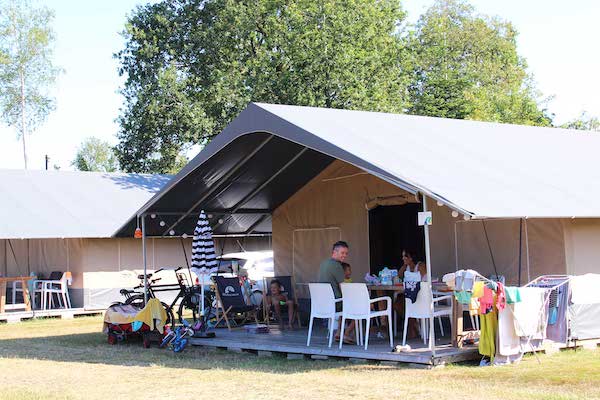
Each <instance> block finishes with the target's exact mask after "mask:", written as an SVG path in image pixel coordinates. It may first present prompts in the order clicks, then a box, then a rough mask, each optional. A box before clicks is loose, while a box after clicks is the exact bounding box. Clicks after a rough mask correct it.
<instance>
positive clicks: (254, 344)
mask: <svg viewBox="0 0 600 400" xmlns="http://www.w3.org/2000/svg"><path fill="white" fill-rule="evenodd" d="M216 334H217V336H216V337H215V338H211V339H206V338H193V339H191V340H190V343H191V344H193V345H200V346H210V347H225V348H227V347H238V348H242V349H245V350H253V351H257V352H275V353H283V354H288V355H291V354H298V355H305V356H307V357H312V356H315V357H314V358H325V357H328V358H343V359H361V360H367V361H368V360H372V361H376V360H378V361H390V362H402V363H416V364H424V365H437V364H444V363H446V362H457V361H465V360H472V359H476V358H478V353H477V349H476V348H465V349H455V348H451V347H448V346H447V347H442V348H439V349H438V350H437V351H436V357H435V358H432V357H431V353H430V352H429V350H428V349H427V348H419V345H418V344H417V343H415V349H413V350H412V351H410V352H403V353H393V352H391V351H390V347H389V343H387V344H386V342H385V341H383V340H379V341H378V340H373V341H372V342H371V343H370V345H369V349H368V350H367V351H365V350H364V349H363V348H362V347H360V346H356V345H344V346H343V348H342V349H341V350H340V349H339V348H338V344H337V343H336V344H335V346H332V347H331V348H329V347H327V343H326V339H325V337H326V335H325V334H321V335H320V334H319V333H318V332H317V333H315V334H314V336H313V339H312V341H311V346H310V347H307V346H306V330H294V331H284V332H280V331H278V330H272V331H271V332H270V333H268V334H248V333H246V332H245V331H244V330H242V329H234V330H232V331H231V332H229V331H221V330H217V332H216ZM450 360H451V361H450Z"/></svg>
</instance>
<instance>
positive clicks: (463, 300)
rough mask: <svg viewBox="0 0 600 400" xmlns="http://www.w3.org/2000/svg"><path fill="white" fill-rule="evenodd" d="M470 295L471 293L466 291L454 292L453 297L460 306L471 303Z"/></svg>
mask: <svg viewBox="0 0 600 400" xmlns="http://www.w3.org/2000/svg"><path fill="white" fill-rule="evenodd" d="M471 295H472V293H471V292H467V291H466V290H461V291H456V290H455V291H454V297H455V298H456V301H457V302H459V303H460V304H469V303H470V302H471Z"/></svg>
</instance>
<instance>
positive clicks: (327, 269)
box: [319, 241, 354, 343]
mask: <svg viewBox="0 0 600 400" xmlns="http://www.w3.org/2000/svg"><path fill="white" fill-rule="evenodd" d="M346 258H348V243H346V242H343V241H339V242H335V243H334V244H333V249H332V252H331V257H329V258H328V259H326V260H324V261H323V262H322V263H321V266H320V267H319V282H321V283H329V284H330V285H331V287H332V288H333V294H334V295H335V297H336V299H339V298H340V297H342V291H341V289H340V283H342V282H344V278H345V276H344V267H342V262H344V261H346ZM340 305H341V304H340V303H336V310H338V311H339V310H341V308H340ZM340 325H341V319H340V321H339V322H338V326H340ZM353 332H354V321H350V323H349V324H348V329H346V334H345V337H344V343H354V340H353V339H352V334H353ZM335 338H336V340H339V338H340V330H339V329H338V331H337V333H336V335H335Z"/></svg>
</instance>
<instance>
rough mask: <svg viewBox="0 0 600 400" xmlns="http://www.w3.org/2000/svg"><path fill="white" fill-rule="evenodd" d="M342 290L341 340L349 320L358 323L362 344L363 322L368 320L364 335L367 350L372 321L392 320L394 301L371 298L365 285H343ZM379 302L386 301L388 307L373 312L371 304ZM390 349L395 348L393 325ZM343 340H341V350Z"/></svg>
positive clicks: (358, 332) (357, 327)
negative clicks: (373, 319)
mask: <svg viewBox="0 0 600 400" xmlns="http://www.w3.org/2000/svg"><path fill="white" fill-rule="evenodd" d="M340 287H341V288H342V299H343V302H342V304H343V308H342V333H341V334H340V338H343V337H344V333H345V332H344V330H345V323H346V320H347V319H350V320H354V321H356V331H357V335H358V344H361V342H362V337H363V334H362V320H363V319H364V320H367V327H366V331H365V335H364V339H365V340H364V341H365V350H367V348H368V347H369V331H370V330H371V319H372V318H376V317H381V316H386V317H387V318H388V321H391V320H392V301H391V299H390V298H389V297H387V296H385V297H377V298H375V299H371V298H369V290H368V289H367V285H365V284H364V283H341V284H340ZM379 301H385V302H386V307H385V310H382V311H371V304H373V303H377V302H379ZM388 328H389V336H390V347H394V335H393V334H392V324H388ZM343 342H344V341H343V340H340V349H341V348H342V344H343Z"/></svg>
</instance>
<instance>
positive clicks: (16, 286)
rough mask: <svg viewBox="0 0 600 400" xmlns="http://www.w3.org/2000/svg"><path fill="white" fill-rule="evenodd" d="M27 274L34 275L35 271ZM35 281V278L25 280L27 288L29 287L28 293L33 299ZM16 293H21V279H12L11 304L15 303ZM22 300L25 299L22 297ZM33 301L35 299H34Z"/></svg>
mask: <svg viewBox="0 0 600 400" xmlns="http://www.w3.org/2000/svg"><path fill="white" fill-rule="evenodd" d="M29 276H36V273H35V272H31V273H30V274H29ZM35 282H36V281H35V280H31V281H27V285H28V287H27V289H29V295H30V296H33V298H34V299H35V295H34V291H35ZM17 293H21V294H23V285H22V282H21V281H13V283H12V304H16V303H17ZM23 302H25V299H23ZM34 303H35V301H34ZM34 305H35V304H34Z"/></svg>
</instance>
